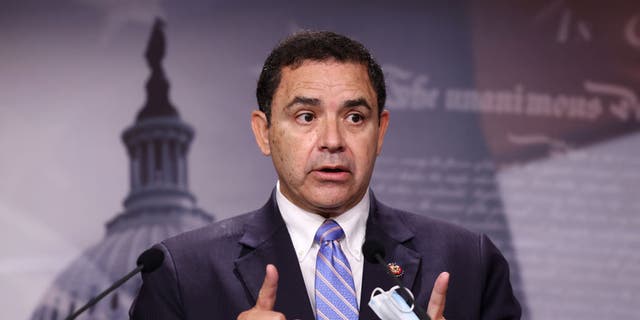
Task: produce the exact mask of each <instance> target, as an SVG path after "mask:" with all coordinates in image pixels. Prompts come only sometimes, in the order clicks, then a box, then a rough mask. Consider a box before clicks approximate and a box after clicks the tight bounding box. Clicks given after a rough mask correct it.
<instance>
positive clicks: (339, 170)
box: [319, 168, 347, 173]
mask: <svg viewBox="0 0 640 320" xmlns="http://www.w3.org/2000/svg"><path fill="white" fill-rule="evenodd" d="M319 171H321V172H329V173H335V172H346V171H347V170H344V169H342V168H322V169H320V170H319Z"/></svg>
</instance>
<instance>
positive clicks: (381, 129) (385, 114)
mask: <svg viewBox="0 0 640 320" xmlns="http://www.w3.org/2000/svg"><path fill="white" fill-rule="evenodd" d="M387 127H389V110H384V111H382V113H381V114H380V124H379V125H378V148H377V150H376V155H380V152H382V143H383V142H384V135H385V134H386V133H387Z"/></svg>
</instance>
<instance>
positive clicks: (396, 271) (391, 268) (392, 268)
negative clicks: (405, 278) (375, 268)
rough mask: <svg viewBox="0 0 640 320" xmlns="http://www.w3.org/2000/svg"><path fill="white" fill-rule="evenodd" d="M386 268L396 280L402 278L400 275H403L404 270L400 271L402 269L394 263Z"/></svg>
mask: <svg viewBox="0 0 640 320" xmlns="http://www.w3.org/2000/svg"><path fill="white" fill-rule="evenodd" d="M387 268H389V272H390V273H391V274H392V275H393V276H394V277H396V278H399V277H402V275H404V269H402V267H401V266H400V265H399V264H397V263H395V262H390V263H388V264H387Z"/></svg>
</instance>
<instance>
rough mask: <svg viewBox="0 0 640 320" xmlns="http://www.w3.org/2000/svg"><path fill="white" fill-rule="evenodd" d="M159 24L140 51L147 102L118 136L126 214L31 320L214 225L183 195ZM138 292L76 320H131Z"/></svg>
mask: <svg viewBox="0 0 640 320" xmlns="http://www.w3.org/2000/svg"><path fill="white" fill-rule="evenodd" d="M162 28H163V23H162V22H161V21H159V20H157V21H156V23H155V25H154V28H153V32H152V34H151V38H150V39H149V44H148V46H147V51H146V59H147V62H148V64H149V67H150V68H151V76H150V77H149V80H148V81H147V87H146V89H147V101H146V103H145V105H144V107H143V108H142V110H140V112H139V113H138V115H137V117H136V121H135V123H134V124H133V125H132V126H130V127H129V128H127V129H126V130H125V131H124V133H123V134H122V140H123V142H124V144H125V145H126V147H127V152H128V155H129V159H130V186H131V191H130V192H129V195H128V196H127V197H126V199H125V200H124V212H122V213H120V214H119V215H117V216H116V217H115V218H113V219H112V220H111V221H109V222H107V224H106V229H107V230H106V236H105V238H104V239H103V240H102V241H101V242H100V243H98V244H96V245H94V246H91V247H90V248H88V249H86V250H85V251H84V253H83V254H82V255H81V256H80V257H78V258H77V259H76V260H75V261H73V262H72V263H71V264H70V265H69V267H67V268H66V269H65V270H64V271H62V272H61V273H60V274H59V275H58V276H57V278H56V279H55V280H54V282H53V284H52V285H51V287H50V288H49V290H48V291H47V292H46V293H45V295H44V297H43V299H42V301H41V302H40V304H39V306H38V307H37V308H36V309H35V311H34V313H33V315H32V317H31V319H33V320H58V319H64V318H65V317H67V316H68V315H70V314H71V313H72V312H73V311H74V310H76V309H78V308H79V307H81V306H82V305H84V304H85V303H86V302H87V301H89V300H90V299H91V298H92V297H94V296H95V295H96V294H98V293H99V292H100V291H102V290H104V289H106V288H107V287H108V286H109V285H111V284H112V283H113V282H114V281H116V280H117V279H119V278H120V277H122V276H124V275H125V274H127V273H128V272H129V271H131V270H132V269H133V268H135V266H136V259H137V258H138V255H139V254H140V253H141V252H143V251H144V250H146V249H147V248H149V247H150V246H152V245H153V244H155V243H158V242H159V241H161V240H163V239H165V238H168V237H170V236H173V235H176V234H178V233H181V232H184V231H187V230H191V229H195V228H197V227H200V226H203V225H204V224H207V223H209V222H211V221H212V220H213V217H212V216H211V215H209V214H207V213H206V212H204V211H202V210H201V209H199V208H198V207H197V206H196V199H195V197H194V196H193V194H191V192H190V191H189V188H188V181H187V154H188V150H189V145H190V143H191V141H192V139H193V135H194V131H193V129H192V128H191V126H189V125H188V124H187V123H185V122H183V121H182V120H181V119H180V116H179V114H178V111H177V110H176V108H175V107H174V106H173V105H172V104H171V103H170V101H169V83H168V81H167V79H166V77H165V75H164V71H163V68H162V59H163V57H164V53H165V48H166V46H165V38H164V33H163V29H162ZM140 284H141V280H140V277H134V278H132V279H131V280H130V281H129V282H127V283H125V284H124V285H123V286H122V287H120V288H119V289H118V290H116V291H115V292H113V293H111V294H110V295H109V296H107V297H106V298H105V300H103V301H101V302H100V303H98V304H97V305H95V306H94V307H92V308H91V309H89V310H87V311H86V312H85V313H84V314H83V315H82V316H80V317H78V319H109V320H112V319H129V317H128V310H129V307H130V305H131V302H132V301H133V298H134V297H135V295H136V293H137V291H138V289H139V287H140Z"/></svg>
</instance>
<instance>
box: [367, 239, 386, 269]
mask: <svg viewBox="0 0 640 320" xmlns="http://www.w3.org/2000/svg"><path fill="white" fill-rule="evenodd" d="M362 254H363V255H364V258H365V259H366V260H367V261H368V262H370V263H374V264H375V263H378V259H377V258H376V255H379V256H380V258H381V259H382V260H384V256H385V252H384V247H383V246H382V245H381V244H380V243H379V242H377V241H374V240H367V241H365V242H364V244H363V245H362Z"/></svg>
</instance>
